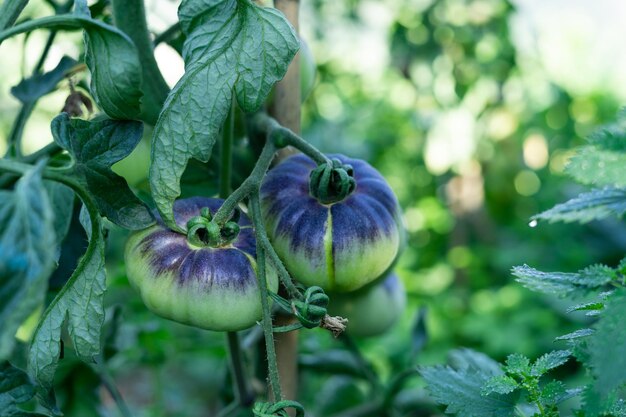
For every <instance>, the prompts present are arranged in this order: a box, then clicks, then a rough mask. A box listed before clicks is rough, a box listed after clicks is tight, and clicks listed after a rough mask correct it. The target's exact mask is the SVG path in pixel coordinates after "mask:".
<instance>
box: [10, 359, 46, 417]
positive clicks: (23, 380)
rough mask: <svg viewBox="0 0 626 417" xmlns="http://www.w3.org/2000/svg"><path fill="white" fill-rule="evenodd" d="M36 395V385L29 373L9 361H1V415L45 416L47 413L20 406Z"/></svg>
mask: <svg viewBox="0 0 626 417" xmlns="http://www.w3.org/2000/svg"><path fill="white" fill-rule="evenodd" d="M34 397H35V387H34V386H33V384H32V383H31V382H30V380H29V379H28V375H26V373H25V372H23V371H21V370H20V369H17V368H15V367H13V366H11V364H10V363H8V362H2V363H0V416H2V417H26V416H44V415H45V414H39V413H31V412H27V411H24V410H21V409H20V408H19V407H18V405H20V404H23V403H25V402H28V401H30V400H32V399H33V398H34Z"/></svg>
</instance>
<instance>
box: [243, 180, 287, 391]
mask: <svg viewBox="0 0 626 417" xmlns="http://www.w3.org/2000/svg"><path fill="white" fill-rule="evenodd" d="M249 206H250V212H251V214H252V222H253V224H254V227H255V229H256V230H259V229H262V228H263V227H264V225H263V220H262V219H261V203H260V201H259V193H258V191H255V192H254V193H252V195H251V196H250V199H249ZM256 256H257V281H258V285H259V292H260V294H261V305H262V308H263V322H262V325H263V333H264V335H265V349H266V351H267V369H268V379H269V381H270V388H271V390H272V394H273V396H274V402H278V401H282V400H283V394H282V389H281V385H280V375H279V372H278V363H277V360H276V350H275V347H274V332H273V331H272V327H273V326H272V312H271V311H270V304H269V295H268V293H267V281H266V280H265V279H266V273H265V272H266V271H265V248H264V247H263V245H262V243H261V242H260V241H259V240H257V242H256Z"/></svg>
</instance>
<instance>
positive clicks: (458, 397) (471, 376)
mask: <svg viewBox="0 0 626 417" xmlns="http://www.w3.org/2000/svg"><path fill="white" fill-rule="evenodd" d="M453 361H454V362H455V365H454V366H442V365H438V366H430V367H422V368H420V373H421V374H422V376H423V377H424V379H425V381H426V384H427V386H426V389H427V390H428V391H429V392H430V394H431V396H432V397H433V398H434V399H435V401H437V402H438V403H440V404H445V405H447V408H446V413H453V414H458V415H459V416H460V417H476V416H481V417H492V416H493V417H508V416H514V415H515V404H516V399H517V395H515V394H516V393H511V394H506V395H502V394H497V393H492V394H490V395H488V396H484V395H482V394H481V392H482V388H483V386H485V384H487V382H488V381H489V380H491V379H492V378H493V377H494V376H499V375H503V372H502V370H501V369H500V366H499V365H498V363H497V362H495V361H493V360H492V359H490V358H488V357H487V356H485V355H483V354H481V353H478V352H474V351H471V350H469V349H464V350H459V351H454V352H453Z"/></svg>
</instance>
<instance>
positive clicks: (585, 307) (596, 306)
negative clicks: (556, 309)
mask: <svg viewBox="0 0 626 417" xmlns="http://www.w3.org/2000/svg"><path fill="white" fill-rule="evenodd" d="M603 308H604V303H600V302H597V301H594V302H589V303H582V304H576V305H574V306H571V307H568V308H567V310H565V312H566V313H572V312H574V311H594V310H602V309H603Z"/></svg>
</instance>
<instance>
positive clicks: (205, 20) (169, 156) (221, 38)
mask: <svg viewBox="0 0 626 417" xmlns="http://www.w3.org/2000/svg"><path fill="white" fill-rule="evenodd" d="M178 14H179V19H180V24H181V28H182V31H183V33H184V34H185V36H186V40H185V45H184V48H183V58H184V60H185V74H184V75H183V77H182V78H181V79H180V81H179V82H178V83H177V84H176V86H175V87H174V88H173V89H172V91H171V92H170V94H169V96H168V98H167V100H166V102H165V105H164V108H163V111H162V113H161V115H160V117H159V120H158V122H157V124H156V126H155V129H154V135H153V146H152V163H151V166H150V185H151V189H152V195H153V198H154V200H155V203H156V206H157V208H158V210H159V212H160V213H161V216H162V218H163V219H164V221H165V222H166V224H167V225H168V226H170V227H171V228H173V229H176V230H180V229H181V228H180V227H179V226H177V225H176V223H175V221H174V216H173V203H174V200H175V199H176V198H177V197H178V196H179V195H180V193H181V189H180V178H181V176H182V174H183V172H184V171H185V167H186V166H187V163H188V161H189V160H190V159H192V158H195V159H197V160H199V161H202V162H206V161H208V160H209V158H210V156H211V150H212V148H213V144H214V143H215V141H216V138H217V137H218V134H219V131H220V129H221V127H222V125H223V123H224V121H225V120H226V116H227V114H228V112H229V110H230V108H231V101H232V97H233V94H234V95H235V96H236V97H237V102H238V103H239V105H240V106H241V108H242V109H243V110H244V111H246V112H253V111H256V110H258V109H259V108H260V107H261V105H262V104H263V102H264V101H265V99H266V97H267V96H268V94H269V92H270V89H271V88H272V86H273V85H274V83H276V82H277V81H278V80H280V79H281V78H282V77H283V76H284V75H285V72H286V71H287V67H288V65H289V63H290V62H291V60H292V58H293V57H294V55H295V54H296V52H297V50H298V39H297V37H296V35H295V32H294V30H293V28H292V27H291V25H290V24H289V23H288V21H287V20H286V19H285V18H284V16H283V15H282V14H281V13H280V12H279V11H277V10H275V9H271V8H263V7H259V6H257V5H256V4H254V3H253V2H251V1H249V0H185V1H183V2H182V3H181V5H180V8H179V12H178Z"/></svg>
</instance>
